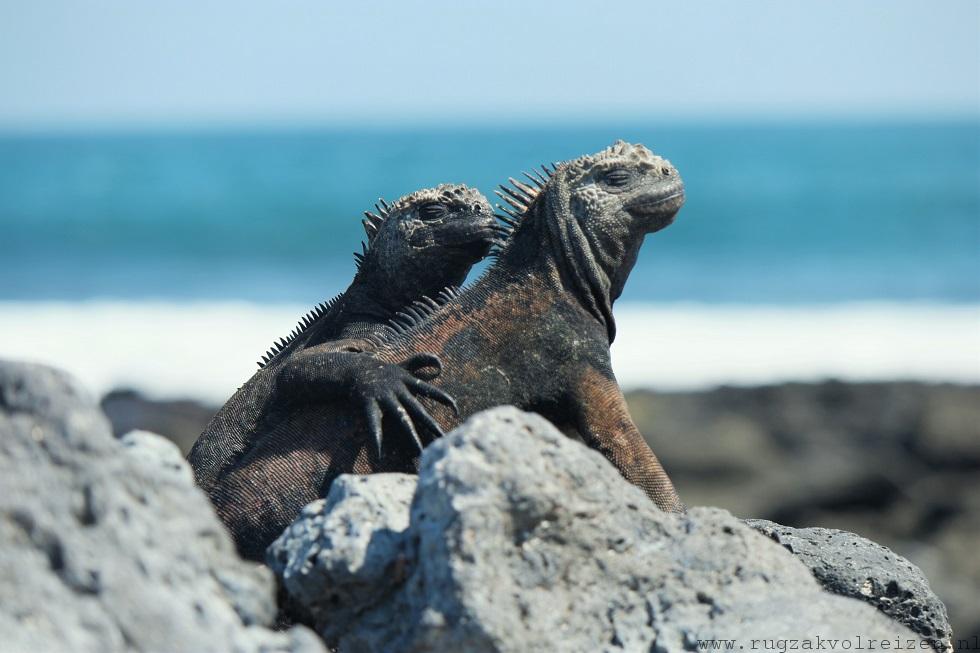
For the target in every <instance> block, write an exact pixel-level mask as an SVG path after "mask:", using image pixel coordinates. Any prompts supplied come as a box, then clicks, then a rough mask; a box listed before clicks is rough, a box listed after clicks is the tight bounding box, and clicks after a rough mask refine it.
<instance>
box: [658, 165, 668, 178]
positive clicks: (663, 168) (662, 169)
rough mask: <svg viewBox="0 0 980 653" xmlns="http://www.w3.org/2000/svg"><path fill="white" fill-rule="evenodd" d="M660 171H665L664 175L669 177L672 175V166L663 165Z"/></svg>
mask: <svg viewBox="0 0 980 653" xmlns="http://www.w3.org/2000/svg"><path fill="white" fill-rule="evenodd" d="M660 172H662V173H663V175H664V177H669V176H670V168H668V167H667V166H664V167H662V168H661V169H660Z"/></svg>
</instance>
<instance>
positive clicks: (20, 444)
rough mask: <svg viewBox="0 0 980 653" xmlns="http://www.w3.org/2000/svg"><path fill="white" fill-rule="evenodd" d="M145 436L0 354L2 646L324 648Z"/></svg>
mask: <svg viewBox="0 0 980 653" xmlns="http://www.w3.org/2000/svg"><path fill="white" fill-rule="evenodd" d="M174 451H175V450H174V449H173V448H172V445H170V444H168V443H164V442H162V441H161V440H159V439H157V438H156V436H153V435H152V434H147V433H143V434H133V435H131V436H130V437H128V438H127V439H126V442H125V444H122V443H120V442H119V441H117V440H116V439H114V438H113V436H112V433H111V431H110V429H109V424H108V421H107V420H106V418H105V416H104V415H103V414H102V413H101V412H100V411H99V409H98V407H97V406H96V404H95V403H94V402H93V400H92V399H91V398H90V397H89V396H88V394H87V393H86V392H85V391H84V390H83V389H81V388H80V387H79V386H78V385H77V384H76V383H75V382H74V381H73V380H72V379H71V378H69V377H68V376H66V375H65V374H63V373H61V372H59V371H57V370H53V369H50V368H46V367H40V366H35V365H26V364H19V363H11V362H0V488H2V489H0V633H3V636H2V637H3V639H2V643H0V648H2V649H3V650H4V651H30V652H32V653H33V652H35V651H53V650H70V651H99V652H102V651H123V650H126V651H133V650H135V651H190V650H194V651H204V650H206V651H259V650H262V651H322V650H323V648H322V644H321V643H320V642H319V640H318V639H317V638H316V637H315V636H314V635H313V634H312V633H311V632H309V631H307V630H305V629H300V628H297V629H293V630H291V631H289V632H287V633H278V632H274V631H272V630H269V629H268V628H265V627H263V625H265V624H269V623H271V621H272V620H273V619H274V617H275V611H276V606H275V602H274V586H273V583H272V580H273V579H272V577H271V574H270V573H269V572H268V570H267V569H265V568H263V567H260V566H257V565H252V564H249V563H245V562H243V561H241V560H240V559H238V557H237V556H236V555H235V550H234V547H233V545H232V543H231V541H230V539H229V537H228V535H227V534H226V533H225V531H224V529H223V528H222V526H221V524H220V522H219V521H218V519H217V517H216V516H215V515H214V513H213V511H212V509H211V507H210V505H209V504H208V502H207V499H206V498H205V496H204V495H203V493H201V492H200V490H198V489H197V488H196V487H195V486H194V485H193V483H192V482H191V480H190V474H189V471H188V469H187V468H186V465H182V464H180V463H178V459H179V457H177V458H175V457H174V455H173V454H174Z"/></svg>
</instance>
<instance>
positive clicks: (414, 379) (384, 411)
mask: <svg viewBox="0 0 980 653" xmlns="http://www.w3.org/2000/svg"><path fill="white" fill-rule="evenodd" d="M441 372H442V362H441V361H440V360H439V358H438V357H437V356H435V355H434V354H415V355H414V356H412V357H410V358H408V359H407V360H405V361H403V362H402V363H400V364H398V365H394V364H391V363H381V362H377V363H376V364H375V365H372V366H370V367H368V368H366V369H364V370H362V372H361V374H359V375H358V376H357V378H356V380H355V381H354V383H353V385H352V388H351V394H353V395H354V397H356V398H357V399H359V400H360V401H362V402H363V403H364V414H365V417H366V419H367V424H368V429H369V430H370V431H371V434H372V435H373V436H374V441H375V443H376V444H377V447H378V457H379V458H380V457H381V453H382V452H381V440H382V432H383V429H382V425H381V422H382V419H383V417H384V416H386V417H389V418H393V419H395V420H397V422H398V423H399V425H400V426H401V428H402V430H404V431H405V432H406V433H408V435H410V436H411V437H412V440H414V442H415V445H416V446H417V447H418V449H419V451H422V448H423V444H422V439H421V438H420V437H419V433H418V430H416V428H415V423H416V422H418V423H419V424H421V425H422V426H424V427H425V429H426V430H427V431H429V432H430V433H432V434H433V435H434V437H442V436H443V435H444V434H443V432H442V428H441V427H440V426H439V424H438V422H436V421H435V420H434V419H433V418H432V416H431V415H430V414H429V411H427V410H426V409H425V406H423V405H422V404H421V403H420V402H419V400H418V399H417V398H416V397H417V396H421V397H428V398H429V399H432V400H434V401H438V402H439V403H441V404H443V405H444V406H448V407H449V408H451V409H452V410H453V412H454V413H455V414H456V416H457V417H458V416H459V407H458V406H457V405H456V402H455V401H454V400H453V398H452V397H450V396H449V395H448V394H446V393H445V392H444V391H442V390H440V389H439V388H437V387H436V386H434V385H432V384H431V383H429V381H431V380H432V379H434V378H436V377H437V376H439V374H440V373H441Z"/></svg>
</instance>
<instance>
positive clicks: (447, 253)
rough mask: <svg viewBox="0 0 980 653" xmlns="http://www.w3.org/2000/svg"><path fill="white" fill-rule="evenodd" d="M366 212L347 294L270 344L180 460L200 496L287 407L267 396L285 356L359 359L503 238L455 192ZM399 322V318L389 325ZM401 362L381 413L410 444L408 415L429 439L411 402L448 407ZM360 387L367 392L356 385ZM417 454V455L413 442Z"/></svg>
mask: <svg viewBox="0 0 980 653" xmlns="http://www.w3.org/2000/svg"><path fill="white" fill-rule="evenodd" d="M375 207H376V210H377V212H376V213H371V212H365V219H364V220H363V225H364V229H365V231H366V233H367V237H368V238H367V242H366V243H362V245H361V248H362V251H361V252H360V253H355V254H354V257H355V261H356V263H357V273H356V275H355V276H354V280H353V281H352V282H351V284H350V286H349V287H348V288H347V290H346V291H345V292H343V293H342V294H340V295H338V296H337V297H335V298H334V299H332V300H330V301H329V302H324V303H322V304H320V305H318V306H317V307H316V308H314V309H313V311H311V312H310V313H309V314H308V315H306V316H305V317H303V318H302V320H301V321H300V322H299V324H298V325H297V327H296V328H295V329H294V330H293V332H292V333H291V334H290V335H289V336H288V337H286V338H283V339H281V340H279V341H278V342H277V343H275V344H274V345H273V347H272V348H271V349H270V350H269V351H268V352H267V353H266V354H265V356H263V359H262V361H260V362H259V367H260V369H259V370H258V371H257V372H256V373H255V374H254V375H253V376H252V377H251V378H250V379H249V380H248V381H247V382H246V383H245V384H244V385H243V386H242V387H241V388H239V389H238V391H237V392H236V393H235V394H234V395H233V396H232V397H231V398H230V399H229V400H228V401H227V402H226V403H225V405H224V406H222V408H221V409H220V410H219V411H218V412H217V414H216V415H215V416H214V417H213V418H212V419H211V422H210V423H209V424H208V426H207V428H205V430H204V432H203V433H202V434H201V436H200V437H199V438H198V440H197V442H195V444H194V447H193V448H192V449H191V452H190V454H189V456H188V460H189V461H190V463H191V466H192V467H193V469H194V473H195V476H196V479H197V481H198V483H199V485H201V487H203V488H204V489H205V491H208V492H210V491H211V490H212V488H213V486H214V484H215V482H216V480H217V478H218V476H219V475H220V474H221V472H222V469H223V467H224V466H225V465H227V464H228V463H229V462H230V461H233V460H235V459H236V458H237V457H238V456H239V455H240V454H241V453H242V452H244V451H245V450H246V448H247V447H248V446H250V444H251V443H252V442H253V441H255V440H257V439H261V437H262V433H263V428H264V425H265V424H266V423H267V422H269V421H270V420H272V421H273V423H275V422H277V421H279V420H281V418H282V413H283V411H288V410H291V409H292V407H293V405H294V402H293V401H292V400H291V398H290V397H283V396H282V395H281V394H277V393H276V387H277V386H276V378H277V376H278V374H279V372H280V370H281V369H282V368H283V366H284V365H286V364H287V363H288V361H289V360H290V359H291V358H292V357H294V356H297V355H299V354H301V353H302V352H303V351H304V350H305V349H306V348H309V347H315V348H316V349H317V351H369V350H370V349H371V348H373V346H374V343H375V342H377V338H379V337H384V336H386V335H387V336H393V335H394V334H396V333H397V332H398V331H400V330H402V329H403V328H404V327H405V325H406V324H407V322H406V321H407V320H410V319H412V318H411V316H412V315H414V314H415V313H417V311H418V310H419V308H418V307H419V306H424V307H426V308H427V309H431V308H432V307H434V306H436V305H437V304H438V302H439V301H446V300H448V299H449V298H450V297H451V296H453V293H454V292H455V291H454V290H453V288H454V287H455V286H458V285H459V284H461V283H463V281H464V279H465V278H466V275H467V273H468V272H469V271H470V268H471V267H472V266H473V264H474V263H476V262H477V261H479V260H480V259H482V258H483V257H485V256H486V255H487V254H488V253H489V252H490V251H491V250H492V249H493V248H494V247H496V246H499V244H500V243H501V241H502V237H503V236H504V235H505V233H506V230H502V228H501V225H500V224H499V223H498V222H497V220H496V218H495V217H494V213H493V208H492V207H491V206H490V203H489V202H488V201H487V199H486V198H485V197H484V196H483V195H482V194H481V193H480V192H479V191H477V190H475V189H472V188H468V187H466V186H464V185H461V184H443V185H440V186H438V187H436V188H427V189H423V190H419V191H416V192H414V193H412V194H410V195H406V196H404V197H402V198H401V199H399V200H398V201H396V202H395V203H394V204H388V203H386V202H385V201H384V200H381V201H380V205H375ZM430 297H432V298H436V299H434V300H433V299H429V298H430ZM399 313H401V317H397V318H396V319H395V321H391V319H392V317H393V316H396V315H397V314H399ZM402 363H403V364H402V365H399V366H390V367H388V368H386V371H387V372H388V376H387V377H386V378H388V379H395V380H397V381H398V382H399V383H400V384H402V385H403V386H404V387H407V388H410V389H409V390H403V391H401V392H399V393H397V395H395V396H394V397H393V398H392V399H390V400H389V401H387V402H386V403H384V404H382V405H383V408H384V410H385V411H386V412H387V413H389V414H391V415H393V416H394V417H395V418H396V419H397V420H398V422H399V423H401V424H403V425H405V424H407V428H408V431H409V433H410V434H411V435H412V436H413V438H415V439H416V440H418V435H417V433H416V431H415V429H414V425H413V424H412V420H410V419H408V415H409V414H419V413H420V412H421V415H420V416H419V417H416V420H417V421H421V422H423V423H424V424H427V425H429V426H430V430H431V428H438V425H437V424H436V423H435V422H433V421H431V418H429V417H428V413H427V412H426V411H425V410H424V409H423V408H422V407H421V405H419V404H418V402H417V401H416V400H415V398H414V397H413V394H423V393H424V394H425V396H429V397H432V398H434V399H436V400H437V401H444V402H446V403H449V404H451V403H452V400H451V399H450V398H448V396H446V395H445V394H444V393H443V392H441V391H439V390H438V389H437V388H435V387H433V386H431V385H429V384H428V383H426V382H425V380H424V379H427V378H431V376H432V374H433V372H432V371H431V369H430V368H435V373H438V360H437V359H435V358H434V357H431V356H424V355H420V356H408V357H406V360H405V361H403V362H402ZM426 370H430V371H429V373H428V374H424V372H425V371H426ZM334 373H336V374H342V373H344V370H343V369H332V368H322V369H321V375H320V379H321V382H322V383H324V384H325V383H327V382H328V380H329V379H333V386H334V387H335V388H337V389H338V390H337V392H338V394H339V395H341V396H346V395H347V394H348V393H347V392H346V390H347V389H348V388H350V387H351V384H348V383H345V379H344V378H341V377H339V376H338V377H335V376H333V375H334ZM360 387H361V389H362V390H365V391H367V389H366V386H365V384H363V383H362V384H361V386H360ZM354 389H355V390H356V389H357V388H354ZM374 403H376V402H372V405H374ZM436 434H437V435H438V433H436ZM418 446H419V448H421V446H422V445H421V441H419V444H418Z"/></svg>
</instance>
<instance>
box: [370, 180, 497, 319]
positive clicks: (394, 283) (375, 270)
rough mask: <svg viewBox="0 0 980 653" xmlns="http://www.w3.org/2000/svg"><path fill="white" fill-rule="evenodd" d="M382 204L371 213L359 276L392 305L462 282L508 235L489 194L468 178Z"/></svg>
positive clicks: (429, 294) (398, 304) (396, 306)
mask: <svg viewBox="0 0 980 653" xmlns="http://www.w3.org/2000/svg"><path fill="white" fill-rule="evenodd" d="M376 208H377V209H378V211H377V213H371V212H366V213H365V216H366V218H365V220H364V221H363V224H364V230H365V232H366V233H367V236H368V240H367V243H365V244H364V246H363V253H361V254H356V255H355V256H356V257H357V260H358V268H359V270H358V278H359V281H361V282H365V281H370V283H371V284H373V285H375V286H376V287H377V288H378V289H381V290H383V294H384V295H385V298H384V300H383V301H385V303H389V302H390V304H391V308H398V307H400V306H402V305H404V304H406V303H408V302H410V301H411V300H413V299H416V298H418V297H419V296H420V295H428V296H434V295H436V294H437V293H438V292H439V291H440V290H442V289H443V288H445V287H446V286H458V285H460V284H461V283H463V280H464V279H465V278H466V275H467V273H468V272H469V271H470V268H471V267H472V266H473V264H475V263H476V262H477V261H479V260H480V259H482V258H484V257H485V256H486V255H487V254H488V253H489V252H490V250H491V248H492V247H493V246H494V245H495V244H497V243H498V242H499V241H500V238H501V237H502V235H503V234H502V230H501V227H500V225H499V224H498V223H497V220H496V218H495V217H494V214H493V208H492V207H491V206H490V203H489V202H488V201H487V199H486V198H485V197H484V196H483V195H482V194H481V193H480V192H479V191H477V190H475V189H473V188H469V187H467V186H464V185H462V184H442V185H439V186H437V187H435V188H425V189H422V190H419V191H416V192H414V193H412V194H411V195H406V196H404V197H402V198H401V199H399V200H398V201H396V202H395V203H394V204H388V203H386V202H384V201H382V202H381V203H380V205H376ZM367 277H369V278H370V279H367Z"/></svg>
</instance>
